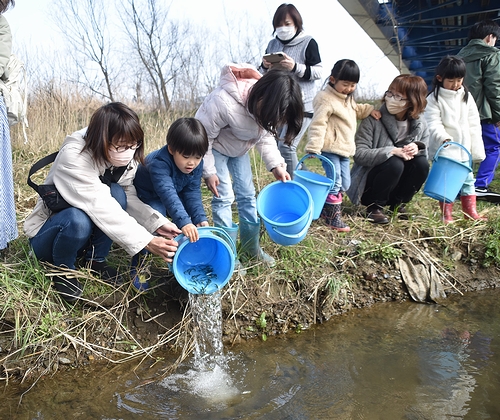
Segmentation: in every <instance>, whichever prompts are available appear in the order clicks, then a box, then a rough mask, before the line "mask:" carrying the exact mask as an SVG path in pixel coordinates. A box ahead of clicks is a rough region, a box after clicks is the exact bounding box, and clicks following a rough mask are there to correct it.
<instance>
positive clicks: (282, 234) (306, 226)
mask: <svg viewBox="0 0 500 420" xmlns="http://www.w3.org/2000/svg"><path fill="white" fill-rule="evenodd" d="M312 218H313V209H312V206H309V217H308V218H307V222H306V225H305V226H304V229H302V230H301V231H300V232H299V233H294V234H293V235H289V234H288V233H284V232H281V231H279V230H278V228H277V227H276V226H272V228H273V230H274V231H275V232H276V233H277V234H278V235H281V236H284V237H285V238H288V239H299V238H301V237H302V236H304V235H305V234H306V232H307V230H308V229H309V226H310V225H311V222H312Z"/></svg>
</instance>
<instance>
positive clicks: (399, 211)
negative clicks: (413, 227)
mask: <svg viewBox="0 0 500 420" xmlns="http://www.w3.org/2000/svg"><path fill="white" fill-rule="evenodd" d="M389 209H390V210H391V211H392V213H393V214H395V215H397V217H398V219H400V220H408V219H409V216H408V209H407V208H406V204H404V203H402V204H398V205H395V206H391V207H390V208H389Z"/></svg>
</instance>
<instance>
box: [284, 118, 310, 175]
mask: <svg viewBox="0 0 500 420" xmlns="http://www.w3.org/2000/svg"><path fill="white" fill-rule="evenodd" d="M311 121H312V118H309V117H304V119H303V120H302V129H301V130H300V132H299V134H297V137H295V138H294V139H293V140H292V143H291V144H290V145H287V144H285V142H283V141H281V140H278V149H279V151H280V153H281V156H282V157H283V159H285V162H286V171H287V172H288V173H289V174H290V176H291V177H292V179H293V172H294V171H295V168H296V167H297V164H298V163H299V160H298V159H297V147H298V146H299V143H300V140H302V137H304V134H305V132H306V130H307V129H308V128H309V125H310V124H311ZM286 130H287V127H286V126H285V127H283V129H282V130H281V133H280V137H282V138H283V137H285V135H286Z"/></svg>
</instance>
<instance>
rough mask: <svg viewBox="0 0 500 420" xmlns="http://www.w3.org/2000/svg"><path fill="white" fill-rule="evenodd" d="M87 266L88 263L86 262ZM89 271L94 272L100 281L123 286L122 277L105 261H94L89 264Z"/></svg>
mask: <svg viewBox="0 0 500 420" xmlns="http://www.w3.org/2000/svg"><path fill="white" fill-rule="evenodd" d="M87 264H88V262H87ZM90 269H91V270H93V271H95V272H96V273H97V274H98V275H99V277H100V278H101V280H102V281H104V282H106V283H109V284H112V285H115V286H119V285H120V284H123V277H122V276H121V275H120V274H119V273H118V271H117V270H116V268H113V267H110V266H109V265H108V264H107V263H106V261H94V260H92V261H91V262H90Z"/></svg>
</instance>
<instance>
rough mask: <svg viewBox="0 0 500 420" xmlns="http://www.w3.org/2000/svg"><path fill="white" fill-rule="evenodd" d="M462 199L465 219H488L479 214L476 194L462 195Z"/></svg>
mask: <svg viewBox="0 0 500 420" xmlns="http://www.w3.org/2000/svg"><path fill="white" fill-rule="evenodd" d="M460 201H461V202H462V210H463V212H464V218H465V219H472V220H488V219H487V218H486V217H484V216H480V215H479V214H477V210H476V196H475V195H462V196H461V197H460Z"/></svg>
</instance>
